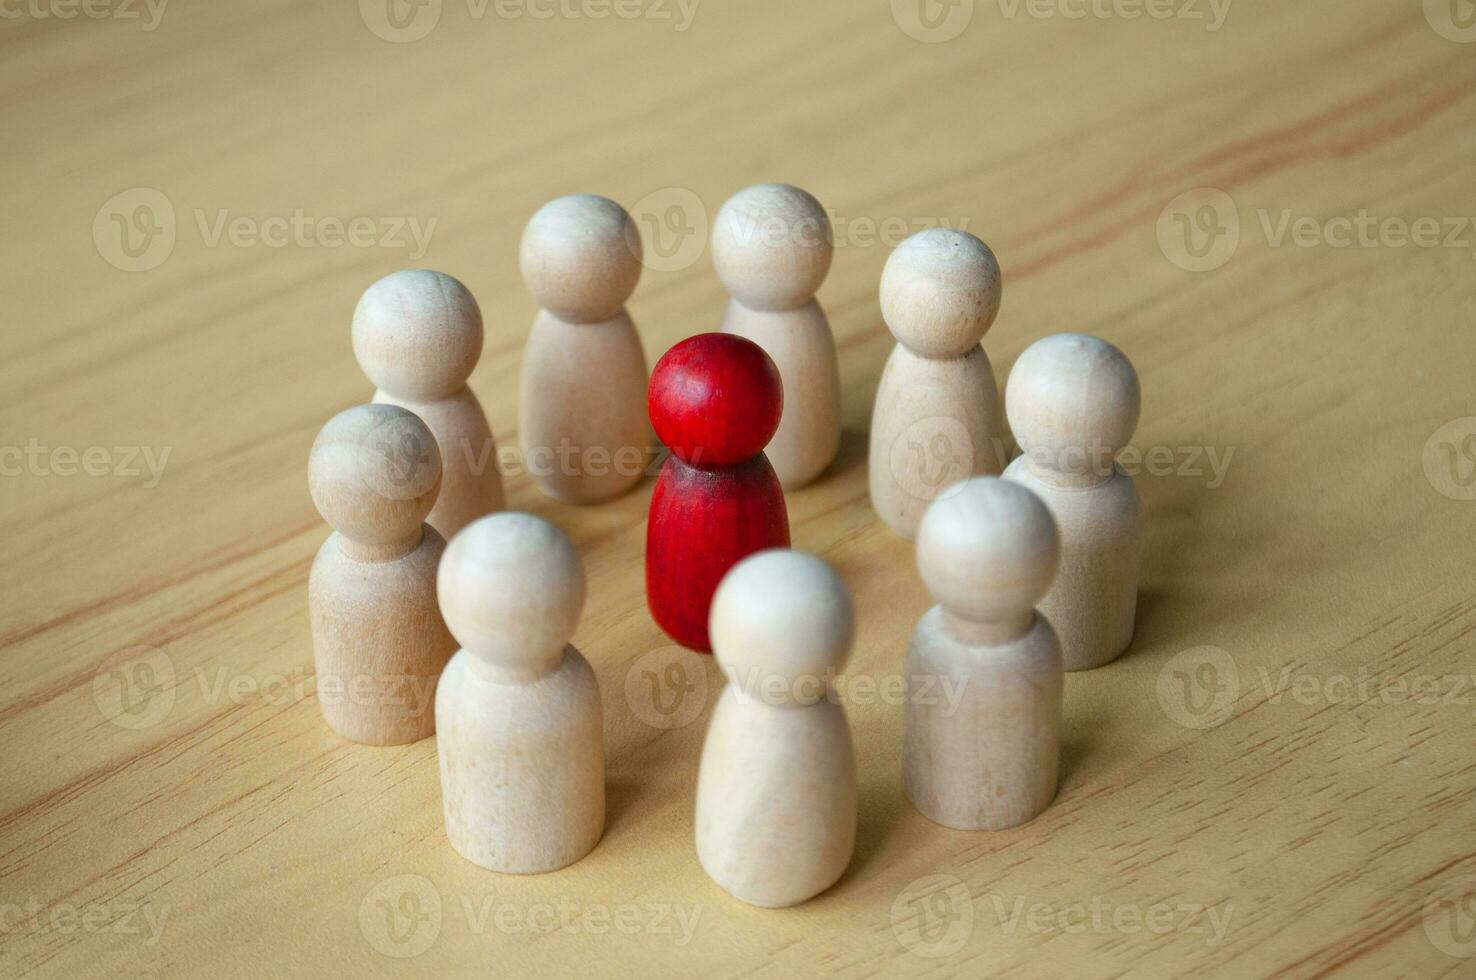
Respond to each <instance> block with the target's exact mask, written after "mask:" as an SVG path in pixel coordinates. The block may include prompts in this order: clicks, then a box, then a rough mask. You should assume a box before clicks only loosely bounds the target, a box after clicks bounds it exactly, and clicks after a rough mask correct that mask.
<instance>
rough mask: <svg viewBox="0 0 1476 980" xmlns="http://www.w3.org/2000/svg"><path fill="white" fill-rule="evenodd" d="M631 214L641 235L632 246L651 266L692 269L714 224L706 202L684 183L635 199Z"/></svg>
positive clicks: (669, 269)
mask: <svg viewBox="0 0 1476 980" xmlns="http://www.w3.org/2000/svg"><path fill="white" fill-rule="evenodd" d="M630 217H631V220H632V221H633V222H634V223H635V227H636V229H637V230H638V231H639V232H640V235H641V240H640V241H633V242H631V245H632V250H633V251H634V252H635V253H636V257H637V258H639V259H640V260H641V262H642V263H643V264H644V265H645V266H646V268H648V269H652V270H654V271H656V272H680V271H682V270H683V269H690V268H691V267H692V266H693V265H695V264H696V263H697V260H698V259H700V258H702V253H703V252H704V251H705V250H706V248H707V237H708V233H709V230H710V228H711V218H710V217H709V216H708V213H707V205H705V204H703V203H702V198H700V197H698V196H697V194H696V192H694V191H691V190H688V189H687V188H685V187H663V188H661V189H660V190H655V191H652V192H651V193H649V194H647V195H646V196H645V197H643V198H641V199H640V200H639V201H637V202H636V203H635V206H634V207H632V208H631V209H630ZM642 243H644V249H643V248H642V247H641V246H642Z"/></svg>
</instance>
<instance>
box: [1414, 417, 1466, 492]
mask: <svg viewBox="0 0 1476 980" xmlns="http://www.w3.org/2000/svg"><path fill="white" fill-rule="evenodd" d="M1423 463H1424V466H1425V479H1427V480H1429V481H1430V486H1432V487H1434V488H1435V490H1436V491H1437V492H1438V493H1440V494H1441V495H1442V496H1445V497H1449V498H1450V499H1451V500H1476V417H1471V418H1464V419H1456V420H1455V421H1453V422H1447V423H1446V424H1445V425H1442V426H1441V427H1440V428H1438V429H1436V430H1435V432H1434V434H1433V435H1431V436H1430V439H1429V441H1428V442H1426V443H1425V451H1424V456H1423Z"/></svg>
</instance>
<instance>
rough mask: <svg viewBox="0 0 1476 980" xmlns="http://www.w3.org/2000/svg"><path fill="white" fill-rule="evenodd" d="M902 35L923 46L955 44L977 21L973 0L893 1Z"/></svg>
mask: <svg viewBox="0 0 1476 980" xmlns="http://www.w3.org/2000/svg"><path fill="white" fill-rule="evenodd" d="M892 19H893V20H894V21H896V22H897V26H898V27H900V28H902V33H904V34H906V35H907V36H908V37H910V38H912V39H913V40H914V41H921V42H923V43H924V44H943V43H944V42H947V41H952V40H953V39H954V38H956V37H958V36H959V35H961V34H962V33H963V32H964V31H966V30H968V29H969V24H971V23H973V20H974V0H892Z"/></svg>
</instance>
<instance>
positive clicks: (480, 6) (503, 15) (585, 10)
mask: <svg viewBox="0 0 1476 980" xmlns="http://www.w3.org/2000/svg"><path fill="white" fill-rule="evenodd" d="M441 3H442V0H359V17H360V18H361V19H362V20H363V21H364V26H366V27H368V28H369V30H370V31H371V32H372V33H373V34H374V35H375V36H376V37H378V38H381V39H383V40H385V41H389V42H391V43H394V44H407V43H409V42H411V41H419V40H421V39H422V38H424V37H426V36H427V35H429V34H430V32H431V31H433V30H435V29H436V25H438V24H439V23H440V22H441ZM700 3H701V0H466V15H467V17H469V18H470V19H471V20H474V21H481V20H484V19H485V18H486V17H487V15H488V13H490V14H491V15H492V16H493V17H495V18H497V19H498V20H508V21H512V20H532V21H547V20H609V19H610V18H611V17H615V18H618V19H620V20H648V21H668V22H670V23H671V25H672V29H673V30H674V31H676V32H677V33H678V34H685V33H686V32H687V31H688V30H689V29H690V28H691V27H692V22H693V21H694V20H695V19H696V17H697V8H698V6H699V5H700Z"/></svg>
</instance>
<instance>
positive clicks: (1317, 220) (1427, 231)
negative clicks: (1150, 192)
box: [1157, 187, 1476, 272]
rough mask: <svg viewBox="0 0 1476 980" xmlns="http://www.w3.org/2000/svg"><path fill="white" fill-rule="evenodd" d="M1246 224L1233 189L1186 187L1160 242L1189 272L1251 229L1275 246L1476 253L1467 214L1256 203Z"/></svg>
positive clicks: (1221, 257)
mask: <svg viewBox="0 0 1476 980" xmlns="http://www.w3.org/2000/svg"><path fill="white" fill-rule="evenodd" d="M1253 214H1254V218H1255V220H1254V221H1252V222H1246V221H1244V220H1243V219H1242V217H1241V212H1240V208H1239V206H1238V205H1237V204H1236V203H1235V201H1234V199H1233V198H1231V197H1230V195H1229V194H1227V193H1225V192H1224V191H1222V190H1220V189H1219V188H1216V187H1200V188H1195V189H1194V190H1191V191H1185V192H1184V193H1183V194H1180V195H1179V196H1178V197H1176V198H1174V199H1173V200H1172V201H1170V202H1169V203H1168V205H1167V206H1166V207H1165V208H1164V209H1163V211H1162V212H1161V213H1160V214H1159V217H1158V227H1157V231H1158V245H1159V249H1160V250H1161V251H1162V252H1163V254H1164V257H1165V258H1167V259H1168V260H1169V261H1170V262H1172V263H1173V264H1174V265H1176V266H1178V267H1179V268H1181V269H1184V270H1185V271H1187V272H1209V271H1212V270H1214V269H1218V268H1220V267H1221V266H1223V265H1225V264H1226V263H1227V262H1229V261H1230V260H1231V259H1232V258H1234V256H1235V254H1236V252H1237V251H1238V250H1239V248H1240V245H1241V243H1242V240H1243V237H1244V234H1245V233H1246V231H1247V230H1248V229H1249V230H1254V231H1258V232H1259V233H1260V235H1261V238H1262V240H1263V241H1264V242H1265V243H1266V245H1267V246H1268V247H1270V248H1288V247H1290V248H1303V249H1309V248H1328V249H1334V250H1344V249H1406V248H1416V249H1437V248H1441V249H1457V250H1464V251H1466V252H1469V253H1471V255H1472V257H1473V258H1476V218H1473V217H1470V216H1467V215H1418V216H1415V217H1406V216H1403V215H1382V216H1380V215H1375V214H1373V213H1371V212H1370V211H1369V210H1368V209H1367V208H1359V209H1358V210H1357V211H1356V212H1354V213H1352V214H1339V215H1332V216H1330V217H1322V216H1318V215H1310V214H1298V213H1297V212H1296V211H1294V210H1293V209H1291V208H1281V209H1275V210H1273V209H1271V208H1256V209H1255V210H1254V212H1253Z"/></svg>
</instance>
